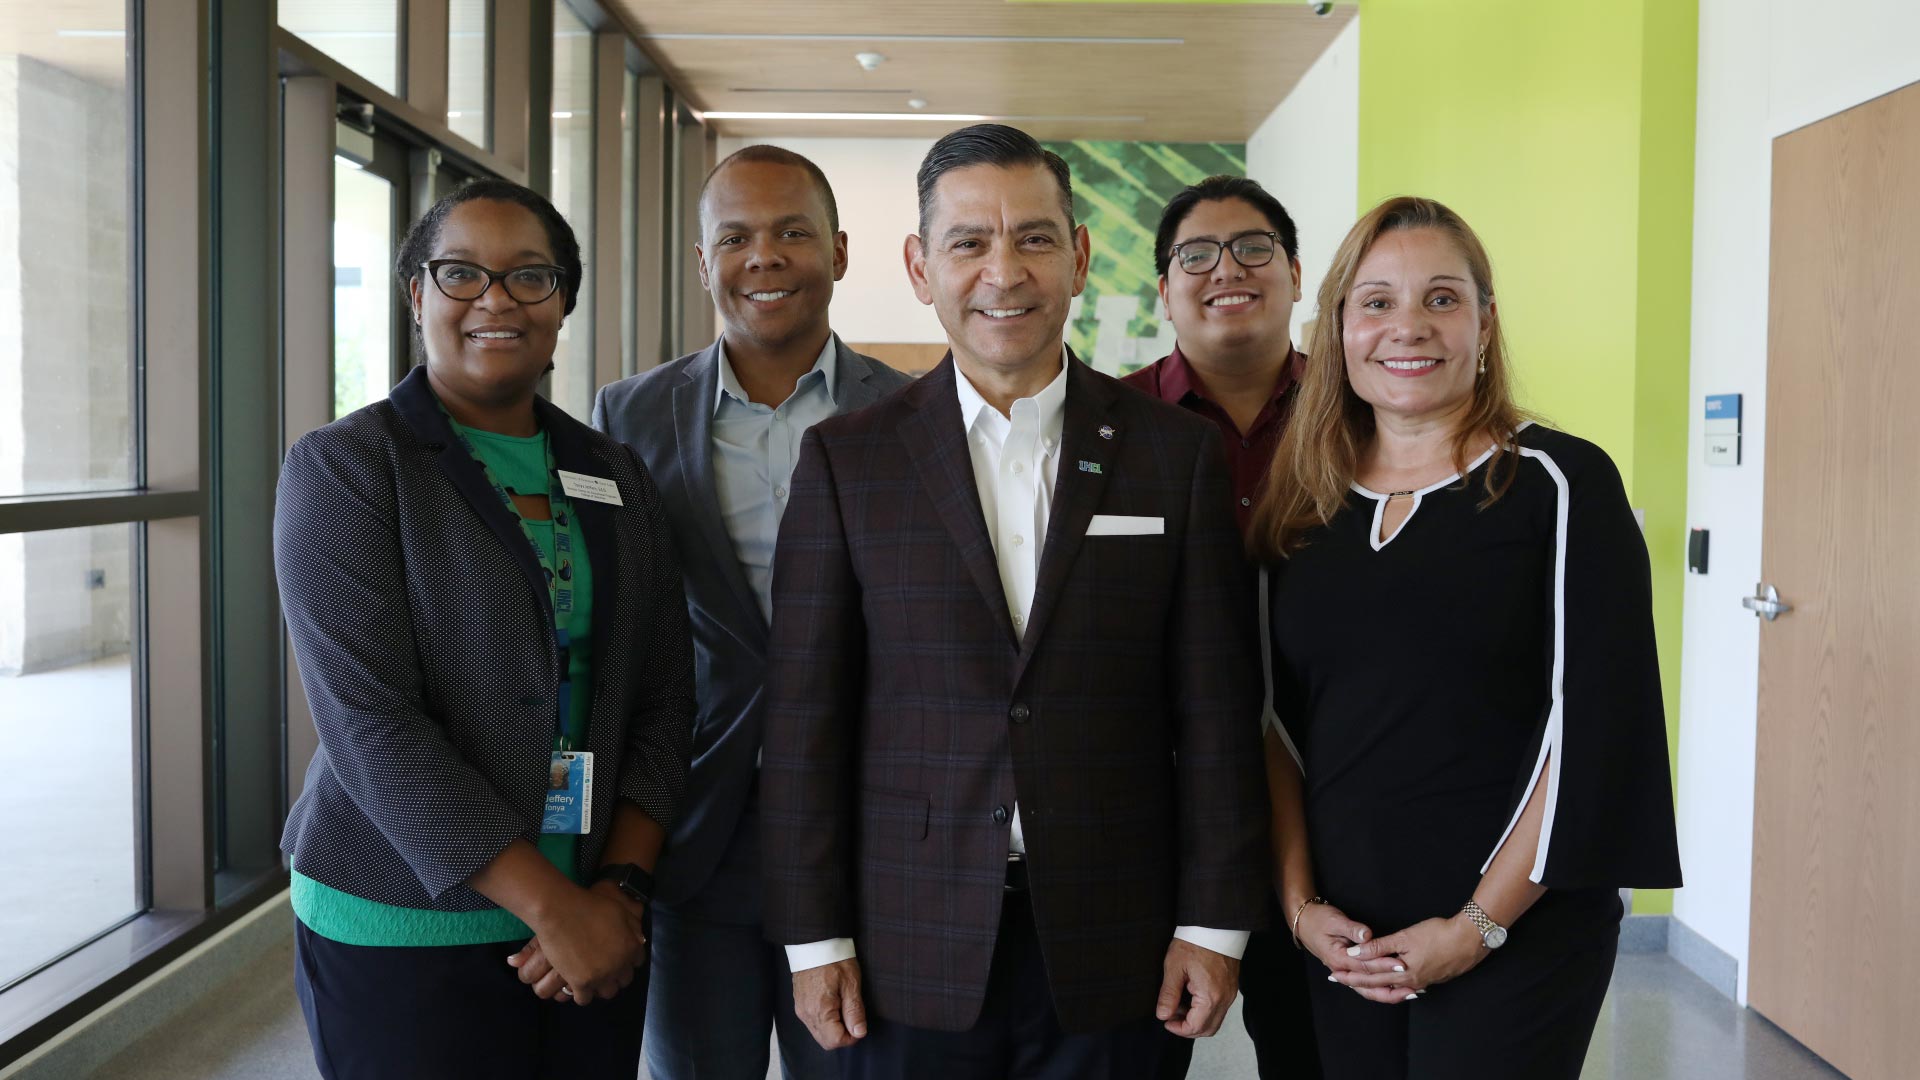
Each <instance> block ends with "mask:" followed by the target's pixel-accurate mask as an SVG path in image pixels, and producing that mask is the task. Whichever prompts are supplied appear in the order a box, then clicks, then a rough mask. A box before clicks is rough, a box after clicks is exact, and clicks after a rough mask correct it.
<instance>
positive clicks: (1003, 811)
mask: <svg viewBox="0 0 1920 1080" xmlns="http://www.w3.org/2000/svg"><path fill="white" fill-rule="evenodd" d="M1007 816H1008V815H1007V808H1006V807H1004V806H996V807H994V808H993V823H994V824H995V825H1005V824H1006V823H1007Z"/></svg>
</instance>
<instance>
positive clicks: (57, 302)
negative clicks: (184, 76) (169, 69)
mask: <svg viewBox="0 0 1920 1080" xmlns="http://www.w3.org/2000/svg"><path fill="white" fill-rule="evenodd" d="M131 104H132V102H131V97H130V95H129V93H128V89H127V37H126V5H125V4H123V3H99V4H85V5H78V6H73V7H62V8H53V9H49V8H48V7H47V5H45V4H42V3H30V2H28V0H0V497H4V496H9V495H40V494H51V493H56V492H71V491H102V490H112V489H120V488H129V487H132V486H134V484H135V482H136V481H135V476H136V474H135V468H134V446H133V419H134V415H135V413H134V408H133V402H134V379H133V363H132V342H133V338H132V327H133V308H132V303H131V298H132V291H133V254H132V253H133V235H132V226H133V213H132V194H131V193H132V187H131V186H130V184H129V183H128V175H129V168H128V157H129V148H130V147H131V146H132V143H133V134H132V133H133V127H132V124H133V115H134V110H133V109H132V108H131ZM0 963H4V961H0Z"/></svg>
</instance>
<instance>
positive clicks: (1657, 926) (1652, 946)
mask: <svg viewBox="0 0 1920 1080" xmlns="http://www.w3.org/2000/svg"><path fill="white" fill-rule="evenodd" d="M1620 951H1621V952H1623V953H1666V954H1667V955H1669V956H1671V957H1673V958H1674V959H1675V960H1677V961H1679V963H1680V966H1681V967H1684V968H1686V969H1687V970H1688V971H1691V972H1693V973H1694V974H1695V975H1698V976H1699V977H1700V980H1701V981H1702V982H1704V983H1706V984H1707V985H1708V986H1711V987H1713V988H1714V989H1715V990H1718V991H1719V992H1720V993H1722V994H1725V995H1726V996H1727V997H1729V998H1733V999H1735V1000H1738V998H1737V995H1738V993H1739V989H1740V962H1739V961H1738V960H1735V959H1734V958H1733V957H1732V956H1731V955H1729V954H1728V953H1727V951H1726V950H1725V949H1722V948H1721V947H1720V946H1718V945H1715V944H1714V943H1713V942H1711V941H1708V940H1707V939H1706V938H1704V937H1702V936H1700V933H1699V931H1697V930H1695V929H1693V928H1692V927H1691V926H1688V925H1687V924H1686V923H1683V922H1681V921H1680V920H1679V919H1676V918H1674V917H1673V916H1671V915H1629V916H1627V917H1626V918H1625V919H1623V920H1621V922H1620Z"/></svg>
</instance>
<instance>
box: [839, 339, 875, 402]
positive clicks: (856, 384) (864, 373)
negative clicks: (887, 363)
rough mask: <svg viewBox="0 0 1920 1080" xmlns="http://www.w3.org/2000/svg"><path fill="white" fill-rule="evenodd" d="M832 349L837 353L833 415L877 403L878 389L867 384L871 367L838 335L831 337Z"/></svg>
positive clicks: (871, 370) (871, 371)
mask: <svg viewBox="0 0 1920 1080" xmlns="http://www.w3.org/2000/svg"><path fill="white" fill-rule="evenodd" d="M833 347H834V349H836V350H837V351H838V355H837V357H836V358H835V360H834V372H835V375H834V385H833V414H834V415H835V416H840V415H843V414H845V413H850V412H855V411H857V410H860V409H864V408H866V407H867V406H869V405H871V404H873V403H874V402H876V401H879V400H880V391H879V389H878V388H877V387H874V386H872V385H869V384H868V382H867V379H868V378H870V377H871V376H872V375H873V365H872V364H871V363H869V362H868V361H867V358H866V357H864V356H861V355H860V354H859V353H857V352H854V351H853V350H852V349H849V348H847V344H846V342H844V341H841V340H840V335H838V334H835V335H834V336H833Z"/></svg>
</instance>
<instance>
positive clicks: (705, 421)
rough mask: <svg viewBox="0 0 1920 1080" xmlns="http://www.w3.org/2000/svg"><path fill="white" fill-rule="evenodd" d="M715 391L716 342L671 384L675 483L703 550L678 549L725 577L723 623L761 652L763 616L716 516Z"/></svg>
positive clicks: (717, 372)
mask: <svg viewBox="0 0 1920 1080" xmlns="http://www.w3.org/2000/svg"><path fill="white" fill-rule="evenodd" d="M719 393H720V343H719V342H718V341H715V342H714V343H713V344H712V345H709V346H707V348H706V350H705V351H704V352H702V353H701V354H700V356H699V357H698V358H697V359H696V360H694V361H693V362H692V363H691V364H688V365H687V370H686V379H685V381H683V382H682V383H681V384H680V385H679V386H676V387H674V388H673V435H674V440H675V443H676V447H677V449H678V451H679V453H678V457H679V461H680V482H681V483H682V484H683V485H685V487H686V498H687V505H688V506H690V507H692V508H693V519H694V525H695V527H696V529H697V530H698V532H699V534H700V539H701V541H702V543H701V547H703V548H704V549H705V551H704V552H691V551H686V552H681V553H680V557H681V558H682V559H691V558H699V557H702V556H703V555H704V557H705V558H706V559H707V560H708V562H709V563H710V564H711V569H712V571H713V572H714V573H717V574H719V575H720V578H721V580H723V581H725V582H726V588H727V591H728V592H729V593H731V594H732V595H733V601H734V605H735V606H736V607H737V608H738V609H739V610H738V611H737V612H735V617H734V618H732V619H730V620H728V623H727V625H729V626H730V627H733V628H734V629H736V630H738V631H744V636H743V637H742V640H743V642H744V643H746V644H747V645H750V646H752V647H753V648H755V649H757V650H760V651H761V652H765V650H766V647H767V619H766V616H765V615H762V614H761V613H760V601H759V600H757V599H755V597H754V595H753V588H752V587H751V586H750V585H748V584H747V575H746V574H745V573H744V572H743V571H742V570H741V569H740V560H739V559H737V558H735V557H734V553H733V540H732V539H731V538H729V537H728V536H727V528H726V525H725V524H724V523H723V522H722V521H721V520H720V496H719V494H718V493H717V492H716V490H715V488H714V486H713V403H714V399H715V398H716V396H718V394H719Z"/></svg>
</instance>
